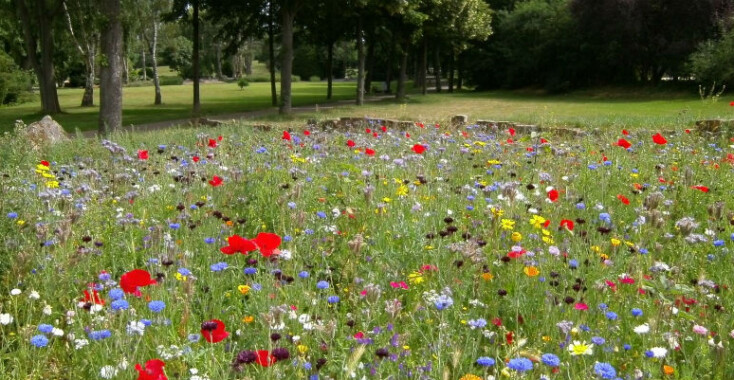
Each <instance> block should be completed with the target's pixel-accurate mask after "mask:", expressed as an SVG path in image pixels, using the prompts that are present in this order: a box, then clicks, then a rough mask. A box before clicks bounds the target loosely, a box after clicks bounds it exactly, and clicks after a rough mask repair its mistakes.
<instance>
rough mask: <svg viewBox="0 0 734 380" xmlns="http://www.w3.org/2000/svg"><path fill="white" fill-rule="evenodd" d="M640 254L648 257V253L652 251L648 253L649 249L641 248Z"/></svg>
mask: <svg viewBox="0 0 734 380" xmlns="http://www.w3.org/2000/svg"><path fill="white" fill-rule="evenodd" d="M640 253H641V254H643V255H647V254H648V253H650V251H648V250H647V248H640Z"/></svg>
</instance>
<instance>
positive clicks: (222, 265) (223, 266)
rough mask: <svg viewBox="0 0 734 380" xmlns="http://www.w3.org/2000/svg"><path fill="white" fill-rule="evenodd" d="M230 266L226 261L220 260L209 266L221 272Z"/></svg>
mask: <svg viewBox="0 0 734 380" xmlns="http://www.w3.org/2000/svg"><path fill="white" fill-rule="evenodd" d="M228 267H229V264H227V263H225V262H224V261H220V262H218V263H214V264H212V265H210V266H209V269H211V270H212V272H221V271H223V270H225V269H227V268H228Z"/></svg>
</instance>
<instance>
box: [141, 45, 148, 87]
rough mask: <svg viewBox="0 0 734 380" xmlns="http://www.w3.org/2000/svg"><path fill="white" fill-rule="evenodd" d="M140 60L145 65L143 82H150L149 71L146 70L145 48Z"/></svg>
mask: <svg viewBox="0 0 734 380" xmlns="http://www.w3.org/2000/svg"><path fill="white" fill-rule="evenodd" d="M140 59H141V60H142V61H143V62H142V64H143V82H147V81H148V73H147V71H148V70H146V68H145V48H143V50H142V51H141V52H140Z"/></svg>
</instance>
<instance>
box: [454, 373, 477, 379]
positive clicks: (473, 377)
mask: <svg viewBox="0 0 734 380" xmlns="http://www.w3.org/2000/svg"><path fill="white" fill-rule="evenodd" d="M459 380H482V378H481V377H479V376H477V375H474V374H471V373H467V374H466V375H464V376H462V377H461V378H460V379H459Z"/></svg>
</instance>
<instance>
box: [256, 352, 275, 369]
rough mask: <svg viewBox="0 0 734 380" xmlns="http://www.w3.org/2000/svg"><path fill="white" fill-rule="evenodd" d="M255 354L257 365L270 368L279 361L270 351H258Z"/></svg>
mask: <svg viewBox="0 0 734 380" xmlns="http://www.w3.org/2000/svg"><path fill="white" fill-rule="evenodd" d="M255 353H256V354H257V360H256V362H257V364H260V365H261V366H263V367H269V366H271V365H272V364H273V363H275V361H276V360H277V359H275V356H273V355H272V354H271V353H270V351H268V350H257V351H255Z"/></svg>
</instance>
